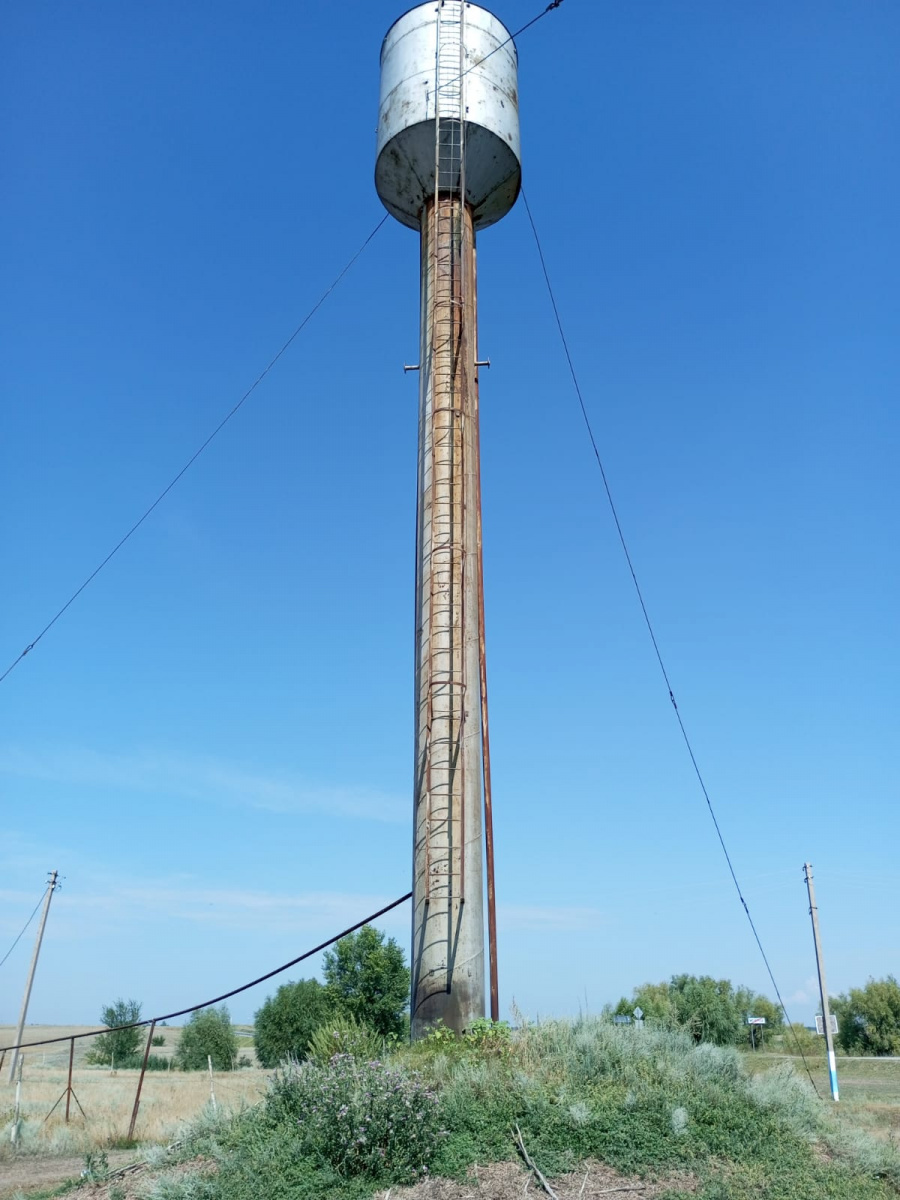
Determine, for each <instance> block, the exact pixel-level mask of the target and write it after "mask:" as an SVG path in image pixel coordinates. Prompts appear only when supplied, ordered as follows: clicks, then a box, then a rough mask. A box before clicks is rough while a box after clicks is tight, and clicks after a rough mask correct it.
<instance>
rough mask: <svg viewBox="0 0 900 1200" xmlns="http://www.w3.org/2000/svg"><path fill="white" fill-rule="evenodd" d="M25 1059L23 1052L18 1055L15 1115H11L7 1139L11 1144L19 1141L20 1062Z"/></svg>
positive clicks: (16, 1143)
mask: <svg viewBox="0 0 900 1200" xmlns="http://www.w3.org/2000/svg"><path fill="white" fill-rule="evenodd" d="M24 1061H25V1056H24V1054H20V1055H19V1064H18V1065H19V1071H18V1076H17V1078H16V1115H15V1116H14V1117H13V1124H12V1129H11V1130H10V1134H9V1140H10V1141H11V1142H12V1144H13V1146H14V1147H15V1146H17V1145H18V1143H19V1113H20V1111H21V1107H22V1064H23V1062H24Z"/></svg>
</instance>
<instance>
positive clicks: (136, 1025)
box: [0, 892, 412, 1054]
mask: <svg viewBox="0 0 900 1200" xmlns="http://www.w3.org/2000/svg"><path fill="white" fill-rule="evenodd" d="M411 898H412V892H407V893H406V895H405V896H401V897H400V899H399V900H392V901H391V903H390V904H386V905H385V906H384V908H379V910H378V912H375V913H372V914H371V916H368V917H363V919H362V920H361V921H357V922H356V924H355V925H351V926H350V927H349V929H344V930H342V931H341V932H340V933H336V934H335V935H334V937H330V938H329V939H328V941H327V942H320V943H319V945H318V946H313V948H312V950H306V951H304V953H303V954H298V955H297V957H296V958H292V959H291V961H290V962H286V963H284V965H283V966H280V967H276V968H275V970H274V971H267V972H266V973H265V975H260V976H259V978H258V979H252V980H251V981H250V982H249V983H242V984H241V986H240V987H236V988H232V989H231V991H230V992H223V993H222V995H221V996H216V997H214V999H212V1000H204V1001H203V1003H202V1004H191V1005H189V1006H188V1007H187V1008H180V1009H179V1010H178V1011H177V1012H170V1013H164V1014H163V1015H162V1016H159V1017H148V1018H147V1019H146V1020H144V1021H132V1022H131V1024H130V1025H115V1026H113V1027H112V1028H114V1029H116V1030H119V1029H142V1028H144V1026H146V1025H154V1024H157V1025H158V1024H159V1023H160V1022H161V1021H171V1020H173V1019H174V1018H175V1017H185V1016H187V1014H188V1013H192V1012H196V1011H197V1010H198V1009H201V1008H209V1007H210V1006H211V1005H213V1004H221V1003H222V1001H223V1000H230V999H231V997H232V996H239V995H240V993H241V992H246V991H249V990H250V988H252V987H256V985H257V984H258V983H265V982H266V980H267V979H272V978H274V976H276V975H280V974H281V973H282V971H288V970H290V968H291V967H296V965H297V963H301V962H303V960H304V959H306V958H312V956H313V955H314V954H318V953H319V951H320V950H327V949H328V947H329V946H333V945H334V943H335V942H339V941H340V940H341V938H343V937H347V935H348V934H351V933H355V932H356V930H357V929H362V927H363V925H368V924H370V922H372V921H377V920H378V918H379V917H383V916H384V914H385V913H389V912H390V911H391V910H392V909H394V908H399V907H400V905H401V904H405V903H406V901H407V900H409V899H411ZM109 1030H110V1026H108V1025H107V1026H104V1027H103V1028H102V1029H89V1030H88V1031H87V1032H86V1033H70V1034H68V1035H67V1036H66V1037H55V1038H44V1040H43V1041H40V1042H21V1043H20V1044H19V1045H18V1046H0V1053H3V1054H5V1053H6V1051H7V1050H27V1049H28V1048H29V1046H50V1045H53V1043H55V1042H71V1041H74V1040H75V1039H76V1038H85V1037H96V1036H97V1035H98V1034H100V1033H109Z"/></svg>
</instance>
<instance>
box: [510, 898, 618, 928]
mask: <svg viewBox="0 0 900 1200" xmlns="http://www.w3.org/2000/svg"><path fill="white" fill-rule="evenodd" d="M607 920H608V918H607V917H606V915H605V914H604V913H603V912H601V911H600V909H599V908H567V907H552V906H550V907H548V906H544V905H528V904H501V905H499V906H498V908H497V924H498V925H499V926H500V927H501V928H502V929H504V930H512V929H530V930H534V931H538V932H539V931H541V930H546V931H548V932H549V931H552V930H557V931H572V932H575V931H578V930H587V929H596V928H597V926H598V925H605V924H606V923H607Z"/></svg>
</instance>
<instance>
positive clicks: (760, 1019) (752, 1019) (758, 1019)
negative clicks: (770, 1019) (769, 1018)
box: [747, 1017, 766, 1025]
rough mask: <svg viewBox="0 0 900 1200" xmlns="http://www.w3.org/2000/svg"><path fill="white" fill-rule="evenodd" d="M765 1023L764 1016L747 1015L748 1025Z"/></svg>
mask: <svg viewBox="0 0 900 1200" xmlns="http://www.w3.org/2000/svg"><path fill="white" fill-rule="evenodd" d="M765 1023H766V1018H765V1017H748V1018H747V1024H748V1025H765Z"/></svg>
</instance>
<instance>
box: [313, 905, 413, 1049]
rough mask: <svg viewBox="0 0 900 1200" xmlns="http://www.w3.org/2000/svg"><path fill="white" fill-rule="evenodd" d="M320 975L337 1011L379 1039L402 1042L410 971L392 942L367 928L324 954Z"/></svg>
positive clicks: (343, 939) (371, 927)
mask: <svg viewBox="0 0 900 1200" xmlns="http://www.w3.org/2000/svg"><path fill="white" fill-rule="evenodd" d="M322 972H323V974H324V976H325V982H326V984H327V988H328V991H329V993H330V995H331V996H332V997H333V999H334V1002H335V1006H336V1007H337V1008H339V1009H340V1011H341V1012H343V1013H346V1014H347V1016H350V1017H354V1018H355V1019H356V1020H357V1021H360V1022H361V1023H362V1024H364V1025H368V1026H369V1027H370V1028H372V1029H374V1030H375V1032H376V1033H380V1034H381V1036H382V1037H390V1036H391V1035H393V1036H395V1037H399V1036H400V1035H401V1034H402V1032H403V1028H404V1022H403V1014H404V1013H405V1011H406V1008H407V1006H408V1004H409V968H408V967H407V966H406V962H405V960H404V957H403V951H402V950H401V949H400V947H399V945H398V944H397V942H396V941H395V940H394V939H393V938H387V939H386V938H385V936H384V934H383V933H382V932H381V931H380V930H378V929H375V928H374V926H372V925H363V927H362V928H361V929H360V930H358V931H357V932H356V933H351V934H348V935H347V937H343V938H341V940H340V941H339V942H337V943H336V944H335V947H334V949H333V950H326V952H325V955H324V958H323V960H322Z"/></svg>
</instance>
